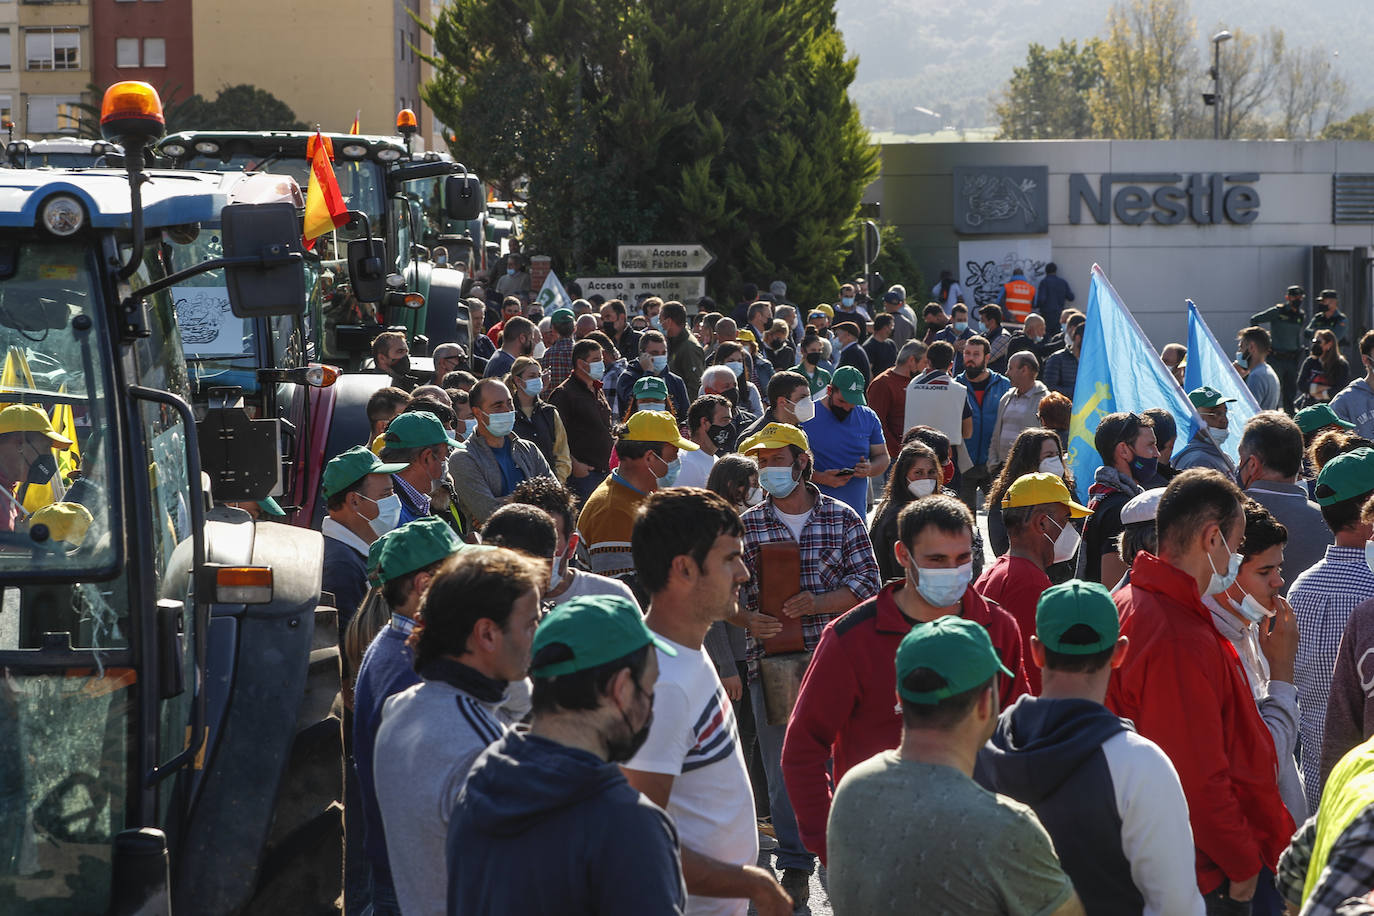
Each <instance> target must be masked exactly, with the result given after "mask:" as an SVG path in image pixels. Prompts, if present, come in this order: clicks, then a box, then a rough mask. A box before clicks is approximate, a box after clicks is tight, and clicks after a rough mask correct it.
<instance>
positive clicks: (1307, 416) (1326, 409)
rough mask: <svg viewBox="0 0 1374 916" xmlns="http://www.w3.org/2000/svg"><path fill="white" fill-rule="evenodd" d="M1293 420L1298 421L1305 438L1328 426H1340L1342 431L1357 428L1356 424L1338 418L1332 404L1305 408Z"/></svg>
mask: <svg viewBox="0 0 1374 916" xmlns="http://www.w3.org/2000/svg"><path fill="white" fill-rule="evenodd" d="M1293 419H1294V420H1297V421H1298V429H1300V430H1302V434H1303V435H1304V436H1305V435H1307V434H1308V433H1312V432H1316V431H1317V430H1319V429H1325V428H1326V427H1328V426H1339V427H1340V428H1341V429H1354V428H1355V424H1354V423H1347V422H1346V421H1345V420H1342V419H1341V418H1340V417H1338V416H1336V411H1334V410H1332V409H1331V405H1330V404H1313V405H1312V406H1311V407H1304V408H1303V409H1302V410H1299V411H1298V412H1297V413H1296V414H1294V415H1293Z"/></svg>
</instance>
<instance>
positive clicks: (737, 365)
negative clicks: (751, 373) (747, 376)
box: [725, 360, 744, 378]
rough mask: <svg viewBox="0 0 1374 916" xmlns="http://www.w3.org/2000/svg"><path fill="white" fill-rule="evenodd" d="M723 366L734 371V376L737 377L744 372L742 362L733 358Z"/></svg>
mask: <svg viewBox="0 0 1374 916" xmlns="http://www.w3.org/2000/svg"><path fill="white" fill-rule="evenodd" d="M725 368H727V369H729V370H730V371H731V372H733V373H735V378H739V377H740V376H741V375H743V374H744V363H741V362H736V361H735V360H731V361H730V362H728V363H726V364H725Z"/></svg>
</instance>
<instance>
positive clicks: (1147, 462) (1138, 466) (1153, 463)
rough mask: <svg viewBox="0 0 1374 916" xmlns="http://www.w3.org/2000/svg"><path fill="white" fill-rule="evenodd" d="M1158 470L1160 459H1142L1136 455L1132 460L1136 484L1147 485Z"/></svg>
mask: <svg viewBox="0 0 1374 916" xmlns="http://www.w3.org/2000/svg"><path fill="white" fill-rule="evenodd" d="M1158 469H1159V459H1158V458H1142V457H1140V456H1139V455H1136V456H1135V457H1133V458H1132V459H1131V476H1132V477H1134V478H1135V482H1136V483H1145V481H1147V480H1149V479H1150V478H1152V477H1154V476H1155V471H1156V470H1158Z"/></svg>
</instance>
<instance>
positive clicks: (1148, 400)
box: [1068, 264, 1202, 502]
mask: <svg viewBox="0 0 1374 916" xmlns="http://www.w3.org/2000/svg"><path fill="white" fill-rule="evenodd" d="M1191 359H1192V357H1191V355H1190V356H1189V361H1190V362H1191ZM1151 407H1163V408H1164V409H1165V410H1167V411H1169V412H1170V413H1171V414H1173V415H1174V420H1175V421H1176V422H1177V423H1178V441H1179V442H1187V441H1188V440H1189V439H1191V438H1192V436H1193V432H1194V431H1195V430H1197V429H1198V428H1199V427H1200V426H1201V424H1202V418H1201V417H1199V416H1198V414H1197V411H1196V410H1194V409H1193V405H1192V402H1190V401H1189V400H1188V396H1187V395H1186V394H1184V392H1183V389H1182V388H1180V387H1179V386H1178V381H1177V380H1176V379H1175V378H1174V377H1173V375H1172V374H1171V373H1170V372H1169V367H1167V366H1165V365H1164V363H1163V362H1162V361H1161V360H1160V358H1159V354H1158V353H1157V352H1155V348H1154V346H1153V345H1152V344H1151V343H1150V340H1149V338H1148V337H1146V336H1145V332H1144V331H1142V330H1140V325H1138V324H1136V323H1135V319H1134V318H1132V317H1131V313H1130V310H1129V309H1127V308H1126V304H1125V303H1124V302H1123V301H1122V299H1121V296H1120V295H1118V294H1117V291H1116V290H1114V289H1112V284H1111V282H1110V281H1109V280H1108V279H1107V275H1106V274H1105V273H1103V271H1102V268H1101V267H1098V266H1097V265H1096V264H1094V265H1093V273H1092V286H1091V287H1090V289H1089V291H1088V310H1087V322H1086V323H1085V324H1084V326H1083V349H1082V352H1081V353H1080V354H1079V357H1078V381H1077V383H1076V384H1075V386H1074V391H1073V419H1072V420H1071V422H1070V425H1069V454H1068V465H1069V469H1070V470H1071V471H1073V476H1074V483H1075V485H1076V486H1077V488H1078V498H1079V499H1080V500H1082V501H1083V502H1087V501H1088V488H1089V487H1091V486H1092V484H1093V477H1094V476H1095V475H1096V474H1097V469H1098V468H1099V467H1101V466H1102V459H1101V457H1100V456H1099V455H1098V454H1097V446H1096V445H1095V444H1094V443H1093V434H1094V433H1095V432H1096V431H1097V424H1098V423H1099V422H1100V421H1101V420H1102V418H1103V417H1104V416H1106V415H1107V414H1109V413H1117V412H1120V411H1134V412H1135V413H1140V412H1141V411H1143V410H1146V409H1148V408H1151Z"/></svg>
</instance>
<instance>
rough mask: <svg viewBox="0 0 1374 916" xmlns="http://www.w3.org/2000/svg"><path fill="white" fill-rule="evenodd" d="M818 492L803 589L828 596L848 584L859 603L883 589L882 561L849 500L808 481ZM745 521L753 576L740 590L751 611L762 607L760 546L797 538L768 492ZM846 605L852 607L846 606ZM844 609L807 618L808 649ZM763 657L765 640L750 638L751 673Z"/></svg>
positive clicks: (805, 545) (806, 532) (806, 527)
mask: <svg viewBox="0 0 1374 916" xmlns="http://www.w3.org/2000/svg"><path fill="white" fill-rule="evenodd" d="M805 486H806V488H807V489H808V490H810V491H811V493H812V495H813V496H815V497H816V504H815V505H814V506H813V507H812V508H811V514H810V515H809V516H808V517H807V519H806V521H805V522H804V523H803V526H802V531H801V591H808V592H811V593H812V594H813V595H823V594H825V593H827V592H833V591H835V590H836V589H838V588H842V587H845V586H847V587H848V588H849V590H850V591H852V592H853V593H854V603H855V604H856V605H857V604H859V603H861V602H863V601H867V600H868V599H869V598H872V597H873V596H874V595H876V594H878V589H879V588H881V587H882V580H881V578H880V577H879V574H878V561H877V559H876V558H875V557H874V556H873V545H872V543H870V542H869V540H868V531H867V529H865V528H864V523H863V519H861V518H859V515H858V513H856V512H855V511H854V510H853V509H852V508H850V507H849V506H848V505H847V504H845V503H842V502H840V501H839V500H838V499H834V498H833V497H830V496H826V495H825V494H824V493H821V492H820V491H819V490H818V489H817V488H816V486H815V485H814V484H811V483H807V484H805ZM741 520H742V521H743V522H744V564H745V565H746V566H748V567H749V569H750V572H751V573H753V574H752V575H751V576H750V579H749V581H748V582H747V583H746V584H745V585H744V587H743V588H742V589H741V597H742V598H743V599H744V606H745V608H747V609H748V610H749V612H750V613H754V614H757V613H758V612H759V579H758V575H757V570H758V568H759V548H761V547H762V546H763V545H764V544H772V543H776V542H778V541H795V540H796V538H794V537H793V536H792V532H791V530H790V529H788V527H787V525H786V523H785V522H783V520H782V519H780V518H779V517H778V513H777V511H776V510H775V509H774V504H773V497H771V496H769V497H767V498H766V499H764V501H763V502H761V503H759V504H758V505H757V506H754V507H753V508H751V509H749V510H748V511H746V512H745V513H744V515H743V516H741ZM846 610H848V609H847V608H846ZM840 613H843V612H839V613H835V614H811V615H809V616H807V617H803V618H802V638H803V640H805V642H806V650H807V651H808V652H810V651H812V650H813V649H815V648H816V643H818V642H820V640H821V631H822V630H824V629H825V625H826V624H827V623H829V622H830V621H832V620H834V619H835V618H836V617H839V616H840ZM762 657H763V643H761V642H759V641H758V640H756V639H754V638H753V636H752V635H751V636H750V637H749V649H748V659H749V667H750V673H751V674H753V673H755V672H757V670H758V660H759V659H760V658H762Z"/></svg>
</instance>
